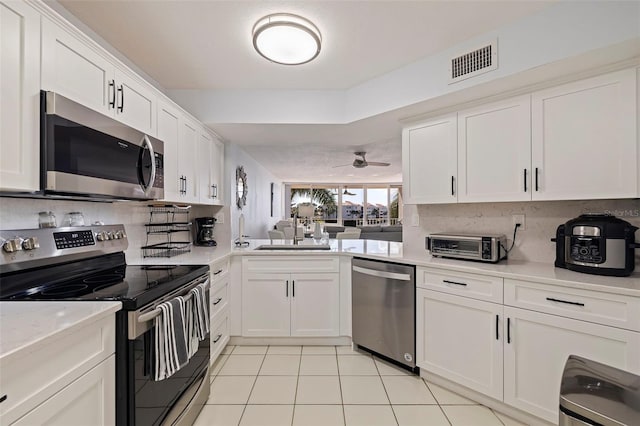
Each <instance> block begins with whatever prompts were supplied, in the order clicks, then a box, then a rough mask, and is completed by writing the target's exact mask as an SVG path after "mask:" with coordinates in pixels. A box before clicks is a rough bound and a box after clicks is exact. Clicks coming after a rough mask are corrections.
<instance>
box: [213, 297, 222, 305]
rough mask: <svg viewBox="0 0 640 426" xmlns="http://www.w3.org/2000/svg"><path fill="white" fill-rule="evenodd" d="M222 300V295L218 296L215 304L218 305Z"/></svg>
mask: <svg viewBox="0 0 640 426" xmlns="http://www.w3.org/2000/svg"><path fill="white" fill-rule="evenodd" d="M221 301H222V297H218V298H217V299H216V300H215V301H214V302H213V306H215V305H217V304H218V303H220V302H221Z"/></svg>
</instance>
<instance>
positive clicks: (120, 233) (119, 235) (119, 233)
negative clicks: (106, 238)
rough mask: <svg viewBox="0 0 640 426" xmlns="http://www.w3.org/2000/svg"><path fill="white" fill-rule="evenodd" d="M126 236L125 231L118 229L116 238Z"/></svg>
mask: <svg viewBox="0 0 640 426" xmlns="http://www.w3.org/2000/svg"><path fill="white" fill-rule="evenodd" d="M124 238H127V236H126V235H125V233H124V231H117V232H116V240H119V239H124Z"/></svg>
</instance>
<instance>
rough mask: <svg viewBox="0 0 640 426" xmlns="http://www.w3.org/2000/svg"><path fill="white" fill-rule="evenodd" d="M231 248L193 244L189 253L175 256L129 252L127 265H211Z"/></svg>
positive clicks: (225, 255) (223, 256)
mask: <svg viewBox="0 0 640 426" xmlns="http://www.w3.org/2000/svg"><path fill="white" fill-rule="evenodd" d="M229 254H230V253H229V250H224V249H221V248H219V247H197V246H192V247H191V251H190V252H189V253H183V254H179V255H177V256H173V257H142V251H140V250H138V251H136V252H133V253H131V252H129V253H127V255H126V258H127V265H209V264H211V263H213V262H217V261H218V260H222V259H223V258H225V257H227V256H229Z"/></svg>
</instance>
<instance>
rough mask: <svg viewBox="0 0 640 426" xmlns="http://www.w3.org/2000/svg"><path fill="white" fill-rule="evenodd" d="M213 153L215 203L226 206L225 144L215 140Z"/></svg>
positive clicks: (212, 171)
mask: <svg viewBox="0 0 640 426" xmlns="http://www.w3.org/2000/svg"><path fill="white" fill-rule="evenodd" d="M212 147H213V150H212V152H211V179H212V181H211V185H212V186H213V203H214V204H216V205H223V204H224V197H223V192H224V144H223V143H222V142H220V141H218V140H215V139H214V140H213V145H212Z"/></svg>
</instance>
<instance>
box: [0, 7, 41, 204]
mask: <svg viewBox="0 0 640 426" xmlns="http://www.w3.org/2000/svg"><path fill="white" fill-rule="evenodd" d="M0 87H1V88H2V96H0V123H2V124H1V125H0V189H2V190H3V191H37V190H38V189H40V188H39V187H40V156H39V152H40V148H39V147H40V143H39V140H40V135H39V132H38V130H39V127H40V125H39V123H40V118H39V115H40V15H39V14H38V12H36V10H35V9H33V8H31V6H29V5H28V4H26V3H24V2H17V1H11V2H7V3H0Z"/></svg>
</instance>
